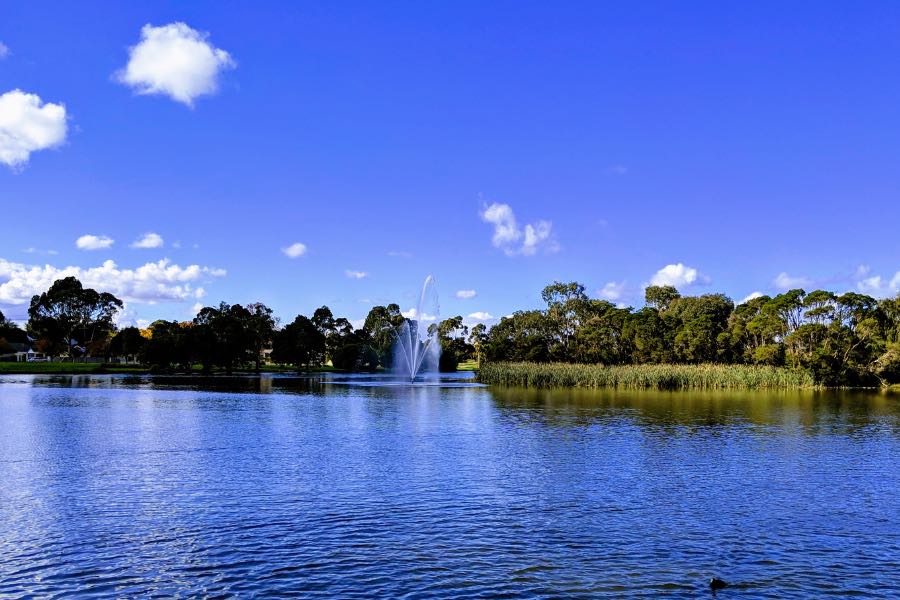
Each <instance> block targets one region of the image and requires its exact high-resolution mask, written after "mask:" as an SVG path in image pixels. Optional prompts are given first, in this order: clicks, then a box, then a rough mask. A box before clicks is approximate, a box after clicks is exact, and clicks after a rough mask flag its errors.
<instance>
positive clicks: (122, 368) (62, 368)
mask: <svg viewBox="0 0 900 600" xmlns="http://www.w3.org/2000/svg"><path fill="white" fill-rule="evenodd" d="M146 371H147V369H145V368H144V367H142V366H140V365H102V364H96V363H77V362H76V363H70V362H0V374H3V373H7V374H17V375H27V374H38V375H39V374H66V375H67V374H79V373H85V374H86V373H144V372H146Z"/></svg>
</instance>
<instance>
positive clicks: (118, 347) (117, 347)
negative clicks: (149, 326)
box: [107, 327, 147, 360]
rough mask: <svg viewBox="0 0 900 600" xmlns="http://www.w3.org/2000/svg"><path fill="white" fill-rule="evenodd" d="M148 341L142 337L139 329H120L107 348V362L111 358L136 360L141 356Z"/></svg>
mask: <svg viewBox="0 0 900 600" xmlns="http://www.w3.org/2000/svg"><path fill="white" fill-rule="evenodd" d="M146 343H147V340H146V339H145V338H144V336H142V335H141V330H140V329H138V328H137V327H125V328H123V329H120V330H119V331H118V332H117V333H116V335H115V336H113V338H112V340H110V342H109V346H108V347H107V360H109V357H110V356H121V357H125V358H126V359H129V358H130V359H132V360H134V359H136V358H137V357H138V356H140V355H141V352H142V351H143V349H144V345H145V344H146Z"/></svg>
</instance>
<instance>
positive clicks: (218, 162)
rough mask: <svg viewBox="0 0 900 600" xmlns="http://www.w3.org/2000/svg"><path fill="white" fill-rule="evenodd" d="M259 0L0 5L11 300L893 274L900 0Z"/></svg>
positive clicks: (734, 287)
mask: <svg viewBox="0 0 900 600" xmlns="http://www.w3.org/2000/svg"><path fill="white" fill-rule="evenodd" d="M260 4H261V6H260V5H251V4H249V3H246V4H244V5H242V6H238V5H235V4H230V3H212V2H127V3H109V4H101V3H92V2H82V3H77V4H75V3H54V2H46V3H36V2H29V3H19V6H13V5H11V3H6V4H4V6H3V8H2V9H0V43H2V44H3V46H2V47H0V56H2V58H0V206H2V214H3V222H4V225H5V226H4V228H3V229H4V234H3V237H2V241H0V310H2V311H3V312H4V313H6V314H7V315H9V316H12V317H15V318H23V317H24V316H25V311H26V309H27V300H26V299H27V298H29V297H30V295H31V294H32V293H36V292H39V291H42V290H41V289H40V288H41V287H46V285H48V283H47V282H48V281H50V280H52V278H53V277H55V276H57V275H59V274H60V273H62V274H66V273H76V274H79V275H81V276H83V278H85V279H86V280H87V281H89V282H97V286H98V287H104V286H106V287H108V288H109V289H112V290H113V291H117V292H118V293H119V294H120V295H122V296H125V297H126V299H127V300H128V307H127V315H126V319H130V320H139V319H143V320H147V319H153V318H156V317H165V318H176V319H186V318H190V317H191V316H192V314H193V310H194V307H195V305H196V304H198V303H200V304H211V303H216V302H218V301H219V300H225V301H228V302H240V303H247V302H252V301H257V300H262V301H264V302H266V303H267V304H269V305H270V306H272V307H273V308H274V309H275V310H276V313H277V314H278V315H280V316H281V317H282V319H284V320H290V319H292V318H293V316H294V315H296V314H297V313H298V312H302V313H309V312H311V311H312V310H313V309H314V308H315V307H317V306H320V305H322V304H328V305H329V306H331V307H332V309H333V310H334V311H335V313H337V314H340V315H345V316H348V317H350V318H353V319H359V318H361V317H363V316H365V314H366V312H367V311H368V309H369V307H370V306H371V304H373V303H386V302H390V301H396V302H399V303H400V304H401V306H402V308H404V309H407V308H409V307H411V306H412V305H413V303H414V302H413V295H414V293H415V291H416V289H417V287H418V285H419V282H421V280H422V279H423V278H424V276H425V275H426V274H429V273H433V274H434V275H435V276H436V278H437V280H438V285H439V290H440V294H441V308H442V313H443V314H444V315H445V316H446V315H450V314H462V315H464V316H468V315H473V316H472V317H471V318H470V321H472V322H474V321H476V320H477V319H479V318H485V317H486V316H487V315H491V316H494V317H498V316H502V315H505V314H509V313H510V312H512V311H513V310H516V309H519V308H530V307H535V306H538V305H539V304H540V289H541V288H542V287H543V286H544V285H545V284H546V283H548V282H550V281H552V280H554V279H560V280H572V279H575V280H578V281H581V282H583V283H584V284H585V285H586V286H587V289H588V291H589V292H590V293H591V295H592V296H594V297H607V298H610V299H612V300H614V301H616V302H624V303H629V304H633V303H637V302H639V298H640V297H641V294H642V287H643V286H644V285H646V284H647V283H648V282H653V281H657V282H672V283H675V284H676V285H677V286H678V287H679V288H680V289H681V290H682V292H683V293H703V292H708V291H724V292H726V293H728V294H729V295H731V296H732V297H733V298H734V299H735V300H741V299H743V298H744V297H746V296H747V295H749V294H750V293H752V292H764V293H775V292H777V291H779V289H781V288H784V287H790V286H793V285H797V284H800V285H803V286H805V287H807V288H812V287H826V288H830V289H834V290H836V291H844V290H848V289H856V290H862V291H867V292H869V293H872V294H873V295H876V296H885V295H894V294H896V293H897V291H898V287H900V276H897V273H898V271H900V244H898V243H897V229H898V218H897V217H898V214H900V210H898V208H897V206H898V202H897V201H898V191H900V153H898V134H900V110H898V99H900V6H898V5H897V4H895V3H874V2H873V3H865V4H857V5H851V4H838V3H830V4H829V3H791V4H790V5H786V4H785V3H776V2H772V3H752V4H749V3H748V4H743V5H737V4H728V5H725V4H723V3H712V2H711V3H699V2H698V3H690V4H684V3H678V2H650V3H642V4H640V5H635V4H634V3H615V4H614V3H599V2H584V3H579V2H569V3H549V2H546V3H528V2H508V3H504V2H496V3H483V2H471V3H467V2H454V3H445V4H443V5H438V4H437V3H419V4H413V3H393V2H388V3H340V5H337V4H334V3H300V2H290V3H260ZM179 23H180V24H183V25H177V24H179ZM147 25H150V26H151V27H150V28H148V29H142V28H144V27H145V26H147ZM142 32H143V33H142ZM144 44H146V45H144ZM167 44H168V45H167ZM179 52H184V53H185V54H184V56H182V55H181V54H179ZM185 65H187V66H185ZM15 90H19V92H15ZM48 106H49V107H50V108H48ZM60 107H62V108H60ZM54 110H55V112H54ZM61 110H64V115H63V114H61V112H60V111H61ZM4 111H5V114H4ZM30 119H33V120H30ZM4 128H5V129H4ZM35 132H37V133H35ZM4 145H5V146H6V147H4ZM23 155H24V156H25V158H24V159H23ZM3 163H5V164H3ZM510 218H514V219H515V223H514V224H513V223H512V222H511V221H510ZM148 233H154V234H156V235H157V236H159V238H161V243H160V240H157V239H156V238H152V237H151V239H150V240H149V243H146V244H144V245H148V246H155V247H150V248H133V247H131V246H132V245H133V244H135V242H136V241H138V240H139V239H141V238H142V237H143V236H145V234H148ZM87 235H89V236H95V237H94V238H85V239H84V240H82V244H81V246H82V248H79V247H78V245H77V240H78V239H79V238H82V237H83V236H87ZM104 236H105V237H107V238H109V239H110V240H112V243H111V245H110V244H109V243H108V242H103V240H102V238H103V237H104ZM297 243H300V244H303V248H305V252H303V253H302V255H299V256H295V257H290V256H287V255H286V254H285V252H284V250H285V249H286V248H289V247H290V246H291V245H293V244H297ZM97 246H100V247H99V248H96V249H84V248H85V247H97ZM104 246H105V247H104ZM298 248H299V247H298ZM295 254H296V253H295ZM108 261H112V263H110V262H108ZM160 261H162V262H160ZM66 267H71V268H70V269H69V270H68V271H66V270H65V269H66ZM363 274H364V275H363ZM353 275H357V276H353ZM467 290H474V291H475V295H474V297H470V298H457V297H456V292H458V291H467ZM463 295H467V294H463ZM23 302H24V303H23Z"/></svg>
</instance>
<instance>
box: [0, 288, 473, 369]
mask: <svg viewBox="0 0 900 600" xmlns="http://www.w3.org/2000/svg"><path fill="white" fill-rule="evenodd" d="M122 307H123V303H122V301H121V300H120V299H118V298H116V297H115V296H113V295H112V294H109V293H100V292H97V291H96V290H93V289H90V288H85V287H83V285H82V284H81V282H80V281H79V280H78V279H77V278H75V277H66V278H64V279H59V280H57V281H55V282H54V283H53V284H52V285H51V286H50V289H48V290H47V291H46V292H44V293H43V294H40V295H35V296H34V297H33V298H32V300H31V304H30V305H29V308H28V317H29V318H28V324H27V326H26V329H25V330H24V331H23V330H21V329H19V328H18V327H17V326H16V325H15V324H14V323H12V322H10V321H7V320H6V319H4V318H3V315H2V313H0V355H2V354H4V353H5V352H6V353H8V352H9V351H10V350H12V349H13V346H12V345H13V344H19V345H21V344H22V343H23V342H25V341H26V340H30V341H31V342H32V343H31V345H32V346H33V349H34V350H36V351H38V352H42V353H45V354H47V355H52V356H66V357H70V358H73V359H77V358H81V357H102V358H104V359H105V360H107V361H109V360H111V359H112V358H114V357H115V358H126V359H129V360H132V361H136V362H140V363H142V364H145V365H147V366H150V367H153V368H155V369H159V370H186V371H189V370H192V369H193V367H194V366H195V365H199V366H200V367H201V368H202V369H203V370H204V371H212V370H214V369H219V370H223V371H225V372H226V373H231V372H233V371H234V370H237V369H255V370H260V369H261V368H262V363H263V361H264V360H266V359H267V358H268V360H270V361H272V362H275V363H278V364H284V365H293V366H294V367H296V368H297V369H299V370H303V369H309V368H315V367H321V366H324V365H331V366H332V367H334V368H335V369H340V370H346V371H375V370H377V369H379V368H382V369H390V368H391V367H392V363H393V352H392V348H393V343H394V337H395V332H396V330H397V328H398V327H399V326H400V324H402V323H403V322H404V320H406V317H404V316H403V315H402V314H401V312H400V306H399V305H397V304H388V305H387V306H375V307H373V308H372V309H371V310H370V311H369V314H368V315H367V316H366V319H365V322H364V323H363V326H362V327H361V328H358V329H356V328H354V327H353V325H352V324H351V323H350V321H349V320H348V319H346V318H344V317H335V316H334V314H333V313H332V311H331V309H329V308H328V307H327V306H322V307H321V308H318V309H316V310H315V311H314V312H313V314H312V315H310V316H306V315H298V316H297V317H295V318H294V320H293V321H291V322H290V323H287V324H286V325H282V324H281V323H280V321H279V319H277V318H276V317H275V316H274V314H273V311H272V309H271V308H269V307H268V306H266V305H264V304H262V303H258V302H257V303H253V304H247V305H241V304H227V303H224V302H223V303H220V304H219V305H218V306H207V307H204V308H203V309H201V310H200V311H199V312H198V313H197V316H196V317H194V319H192V320H191V321H167V320H157V321H154V322H153V323H151V324H150V325H149V327H147V328H145V329H139V328H137V327H124V328H121V329H119V328H117V327H116V325H115V317H116V315H117V314H118V312H119V311H120V310H121V309H122ZM429 327H430V328H435V329H436V330H437V333H438V335H439V337H440V340H441V347H442V354H441V365H440V367H441V369H442V370H448V371H452V370H456V366H457V364H458V362H459V361H460V360H467V359H470V358H472V357H473V356H474V353H475V348H474V346H473V345H472V344H471V343H469V342H468V336H469V329H468V327H467V326H466V325H464V324H463V319H462V317H461V316H457V317H453V318H450V319H445V320H444V321H441V322H440V323H432V324H430V325H429Z"/></svg>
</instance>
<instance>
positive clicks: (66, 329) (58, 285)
mask: <svg viewBox="0 0 900 600" xmlns="http://www.w3.org/2000/svg"><path fill="white" fill-rule="evenodd" d="M122 306H123V304H122V301H121V300H119V299H118V298H116V297H115V296H113V295H112V294H110V293H107V292H102V293H101V292H97V291H96V290H93V289H90V288H85V287H84V286H82V285H81V282H80V281H78V279H76V278H75V277H65V278H63V279H58V280H56V281H54V282H53V284H52V285H51V286H50V289H48V290H47V291H46V292H44V293H43V294H40V295H36V296H33V297H32V298H31V305H30V306H29V307H28V330H29V331H30V332H32V334H33V335H35V336H36V337H39V338H43V339H45V340H46V341H47V342H48V343H49V345H50V346H51V347H52V348H53V349H56V350H59V349H63V350H64V351H65V352H67V353H68V354H69V355H70V356H71V355H72V354H73V351H74V349H75V348H76V347H79V346H80V347H87V346H88V345H89V344H91V343H92V342H94V341H95V340H100V339H106V338H108V337H109V335H110V334H111V333H112V332H113V331H115V325H114V323H113V319H114V318H115V316H116V313H117V312H118V311H119V310H121V309H122Z"/></svg>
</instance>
